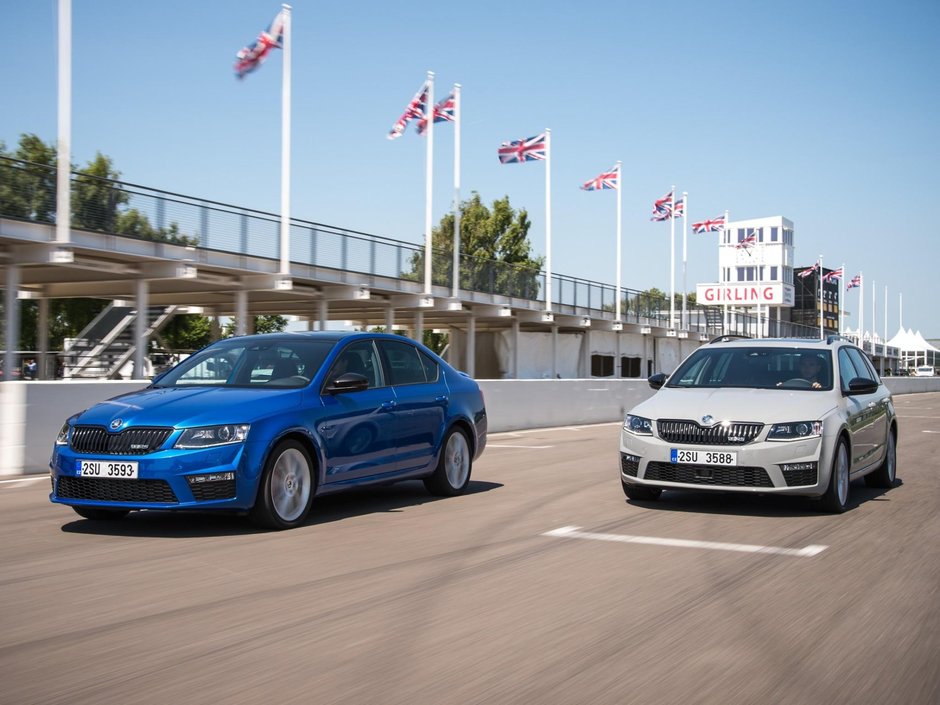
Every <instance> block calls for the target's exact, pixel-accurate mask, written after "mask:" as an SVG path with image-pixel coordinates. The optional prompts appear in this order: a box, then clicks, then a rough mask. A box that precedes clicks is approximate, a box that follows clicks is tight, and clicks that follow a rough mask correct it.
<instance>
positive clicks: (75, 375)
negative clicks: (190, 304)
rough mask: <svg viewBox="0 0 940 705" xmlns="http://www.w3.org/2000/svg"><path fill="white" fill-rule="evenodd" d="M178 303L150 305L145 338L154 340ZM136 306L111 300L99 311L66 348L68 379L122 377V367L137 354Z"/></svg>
mask: <svg viewBox="0 0 940 705" xmlns="http://www.w3.org/2000/svg"><path fill="white" fill-rule="evenodd" d="M175 312H176V306H167V307H163V306H151V307H150V308H148V309H147V325H146V326H145V330H144V339H145V340H148V341H149V340H151V339H152V338H153V337H154V336H155V335H156V334H157V333H159V332H160V330H161V329H162V328H163V327H164V326H165V325H166V324H167V323H168V322H169V321H170V319H171V318H172V317H173V315H174V313H175ZM136 319H137V309H136V308H134V307H133V306H119V305H117V304H111V305H110V306H108V307H107V308H106V309H105V310H104V311H102V312H101V313H99V314H98V316H97V317H95V319H94V320H93V321H92V322H91V323H89V324H88V325H87V326H86V327H85V329H84V330H83V331H82V332H81V333H79V335H78V337H77V338H74V339H72V340H69V341H66V346H65V349H64V350H63V357H64V366H63V377H64V378H65V379H120V377H121V369H122V368H123V367H124V366H125V365H126V364H127V363H128V362H129V361H130V360H132V359H133V358H134V352H135V350H136V347H135V345H134V328H135V325H134V323H135V321H136Z"/></svg>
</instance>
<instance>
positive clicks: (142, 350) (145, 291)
mask: <svg viewBox="0 0 940 705" xmlns="http://www.w3.org/2000/svg"><path fill="white" fill-rule="evenodd" d="M134 303H135V305H136V307H137V315H136V316H134V376H133V378H134V379H144V378H145V377H146V376H147V371H146V370H145V369H144V358H145V357H146V356H147V309H148V308H149V307H150V282H149V281H147V280H146V279H138V280H137V292H136V301H135V302H134Z"/></svg>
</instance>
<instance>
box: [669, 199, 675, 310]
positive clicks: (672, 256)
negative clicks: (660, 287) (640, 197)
mask: <svg viewBox="0 0 940 705" xmlns="http://www.w3.org/2000/svg"><path fill="white" fill-rule="evenodd" d="M670 201H671V202H672V210H671V211H670V214H669V328H675V327H676V186H675V184H673V186H672V198H670Z"/></svg>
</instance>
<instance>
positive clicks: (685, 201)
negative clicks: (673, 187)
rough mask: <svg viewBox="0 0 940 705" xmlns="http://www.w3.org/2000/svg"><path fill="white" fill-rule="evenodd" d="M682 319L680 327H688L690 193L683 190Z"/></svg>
mask: <svg viewBox="0 0 940 705" xmlns="http://www.w3.org/2000/svg"><path fill="white" fill-rule="evenodd" d="M682 209H683V213H682V320H681V321H680V324H679V326H680V328H682V329H685V328H688V319H687V316H686V303H685V300H686V298H687V297H688V295H689V289H688V287H687V286H686V281H685V267H686V261H687V259H688V256H687V255H688V246H689V243H688V236H687V235H686V233H687V231H688V228H687V227H686V225H687V223H688V222H689V194H688V193H686V192H685V191H683V192H682Z"/></svg>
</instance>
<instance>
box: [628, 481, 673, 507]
mask: <svg viewBox="0 0 940 705" xmlns="http://www.w3.org/2000/svg"><path fill="white" fill-rule="evenodd" d="M620 484H621V485H623V493H624V494H625V495H627V499H638V500H640V501H645V502H652V501H654V500H657V499H659V495H661V494H662V493H663V491H662V490H661V489H660V488H659V487H646V486H644V485H634V484H632V483H630V482H624V481H623V480H621V481H620Z"/></svg>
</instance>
